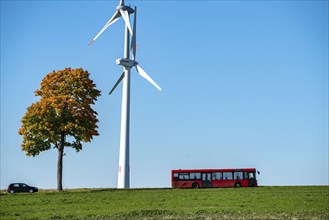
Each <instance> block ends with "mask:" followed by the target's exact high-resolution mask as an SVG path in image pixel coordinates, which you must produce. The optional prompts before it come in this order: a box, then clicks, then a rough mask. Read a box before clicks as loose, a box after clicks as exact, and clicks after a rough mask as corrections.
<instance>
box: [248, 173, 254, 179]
mask: <svg viewBox="0 0 329 220" xmlns="http://www.w3.org/2000/svg"><path fill="white" fill-rule="evenodd" d="M248 179H250V180H254V179H256V178H255V173H248Z"/></svg>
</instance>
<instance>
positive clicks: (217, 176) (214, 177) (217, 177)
mask: <svg viewBox="0 0 329 220" xmlns="http://www.w3.org/2000/svg"><path fill="white" fill-rule="evenodd" d="M222 179H223V173H220V172H215V173H212V180H222Z"/></svg>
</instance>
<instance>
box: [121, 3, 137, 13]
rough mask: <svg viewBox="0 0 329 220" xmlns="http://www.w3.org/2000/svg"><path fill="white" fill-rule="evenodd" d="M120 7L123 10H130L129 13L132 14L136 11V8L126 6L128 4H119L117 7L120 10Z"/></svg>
mask: <svg viewBox="0 0 329 220" xmlns="http://www.w3.org/2000/svg"><path fill="white" fill-rule="evenodd" d="M120 9H122V10H123V11H128V13H129V14H132V13H134V12H135V10H134V9H132V8H130V7H129V6H126V5H119V6H118V7H117V10H118V11H119V10H120Z"/></svg>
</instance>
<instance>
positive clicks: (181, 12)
mask: <svg viewBox="0 0 329 220" xmlns="http://www.w3.org/2000/svg"><path fill="white" fill-rule="evenodd" d="M127 4H128V5H131V6H137V7H138V18H137V42H138V51H137V60H138V62H139V64H140V65H141V66H142V67H143V69H144V70H145V71H146V72H147V73H148V74H149V75H150V76H151V77H152V78H153V80H154V81H155V82H157V83H158V84H159V85H160V87H161V88H162V91H161V92H159V91H157V90H156V89H155V88H154V87H153V86H152V85H151V84H149V83H148V82H147V81H145V80H144V79H143V78H141V77H140V76H139V75H138V74H136V72H135V71H133V72H132V87H131V89H132V94H131V135H130V137H131V138H130V140H131V187H170V170H171V169H189V168H231V167H232V168H242V167H256V168H257V169H258V170H260V171H261V175H260V176H259V177H258V179H259V184H261V185H319V184H321V185H323V184H328V183H329V180H328V173H329V170H328V166H329V165H328V155H329V153H328V1H139V0H135V1H127ZM117 5H118V1H68V2H67V1H3V0H2V1H1V175H0V184H1V188H6V187H7V186H8V184H9V183H10V182H25V183H27V184H31V185H35V186H38V187H40V188H56V164H57V151H56V150H50V151H46V152H43V153H41V154H40V155H39V156H37V157H27V156H25V153H24V152H22V151H21V147H20V144H21V142H22V137H21V136H20V135H18V129H19V127H20V125H21V122H20V120H21V118H22V117H23V115H24V114H25V112H26V108H27V107H28V106H30V105H31V104H32V103H33V102H35V101H37V100H38V97H35V96H34V91H35V90H36V89H38V88H39V85H40V82H41V80H42V79H43V77H45V76H46V74H48V73H50V72H51V71H53V70H60V69H64V68H65V67H72V68H77V67H82V68H84V69H85V70H88V71H89V72H90V73H91V78H92V79H93V80H94V82H95V83H96V85H97V88H98V89H99V90H101V91H102V96H101V97H100V98H99V99H98V101H97V102H96V104H95V106H94V109H95V110H96V111H97V112H98V114H99V116H98V118H99V121H100V122H99V124H98V125H99V133H100V135H99V136H97V137H95V138H94V140H93V142H91V143H87V144H85V145H84V147H83V150H82V151H81V152H79V153H76V152H75V151H74V150H71V149H67V150H66V156H65V157H64V173H63V187H64V188H83V187H86V188H97V187H116V185H117V170H118V158H119V140H120V117H121V88H122V87H121V85H120V86H119V87H118V88H117V90H116V91H115V92H114V93H113V94H112V95H111V96H109V95H107V94H108V91H110V89H111V88H112V86H113V85H114V84H115V82H116V80H117V79H118V78H119V76H120V74H121V72H122V68H121V67H120V66H118V65H116V64H115V60H116V59H117V58H120V57H122V56H123V41H124V38H123V37H124V22H123V20H122V19H121V20H119V21H118V22H117V23H115V24H114V25H112V26H111V27H110V28H108V29H107V30H106V31H105V32H104V33H103V34H102V35H101V36H100V37H99V38H98V39H97V40H96V42H94V44H93V45H92V46H89V47H88V46H87V45H88V43H89V42H90V40H91V39H92V38H93V37H94V36H95V35H96V34H97V33H98V32H99V31H100V29H101V28H102V27H103V25H104V24H105V23H106V22H107V21H108V19H109V18H110V17H111V16H112V14H113V13H114V11H115V8H116V6H117Z"/></svg>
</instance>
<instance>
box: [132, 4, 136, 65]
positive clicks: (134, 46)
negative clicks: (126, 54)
mask: <svg viewBox="0 0 329 220" xmlns="http://www.w3.org/2000/svg"><path fill="white" fill-rule="evenodd" d="M136 17H137V8H136V7H135V14H134V28H133V37H132V39H131V53H132V55H133V59H134V61H135V60H136Z"/></svg>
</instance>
